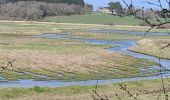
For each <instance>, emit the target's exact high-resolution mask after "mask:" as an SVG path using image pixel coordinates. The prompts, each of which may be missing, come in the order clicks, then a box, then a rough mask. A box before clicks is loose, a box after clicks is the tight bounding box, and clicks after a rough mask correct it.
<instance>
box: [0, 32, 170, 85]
mask: <svg viewBox="0 0 170 100" xmlns="http://www.w3.org/2000/svg"><path fill="white" fill-rule="evenodd" d="M66 36H67V35H66V34H61V35H59V34H41V35H36V36H34V37H36V38H39V37H44V38H56V39H69V38H66ZM80 41H81V42H83V43H90V44H109V45H118V47H114V48H109V49H107V50H108V51H109V52H120V53H124V54H127V55H130V56H133V57H135V58H145V59H148V60H151V61H154V62H158V63H159V61H158V58H156V57H153V56H149V55H145V54H140V53H135V52H131V51H128V48H129V47H132V46H135V45H136V41H135V40H82V39H81V40H80ZM160 64H161V65H162V66H166V68H167V69H169V70H170V60H166V59H161V63H160ZM155 67H156V66H155ZM162 75H163V77H168V76H170V72H169V71H166V72H163V73H162ZM160 77H161V76H160V74H159V75H156V76H148V77H135V78H121V79H110V80H98V83H99V84H109V83H118V82H126V81H137V80H151V79H157V78H160ZM96 83H97V80H87V81H73V82H62V81H54V80H53V81H34V80H17V81H9V82H0V87H32V86H42V87H62V86H70V85H95V84H96Z"/></svg>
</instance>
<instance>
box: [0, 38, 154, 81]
mask: <svg viewBox="0 0 170 100" xmlns="http://www.w3.org/2000/svg"><path fill="white" fill-rule="evenodd" d="M109 47H111V46H110V45H90V44H83V43H80V42H78V41H71V40H55V39H44V38H31V37H25V36H21V37H19V36H10V37H7V36H3V37H1V40H0V54H1V55H0V62H5V61H4V60H5V58H10V59H15V60H16V63H15V65H14V66H15V67H14V70H17V71H18V70H25V71H30V72H32V73H35V74H42V75H46V76H50V77H53V78H55V79H56V78H57V79H62V80H72V79H75V80H87V79H96V78H99V79H110V78H122V77H135V76H139V74H138V73H140V72H141V71H140V70H139V68H141V67H144V68H146V69H147V66H149V65H152V64H155V63H153V62H150V61H147V60H144V59H136V58H133V57H130V56H126V55H122V54H119V53H111V52H107V51H106V50H104V48H109ZM2 59H4V60H2ZM7 73H8V74H4V76H5V77H6V78H7V79H13V78H14V77H12V75H9V72H7ZM57 73H58V74H57ZM11 74H14V73H11ZM16 74H17V73H16ZM61 74H62V75H64V76H63V77H61ZM150 74H151V73H150ZM17 75H18V74H17ZM17 75H16V76H15V78H14V79H17ZM18 77H19V78H20V76H18Z"/></svg>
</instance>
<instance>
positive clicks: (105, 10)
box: [97, 7, 117, 15]
mask: <svg viewBox="0 0 170 100" xmlns="http://www.w3.org/2000/svg"><path fill="white" fill-rule="evenodd" d="M97 11H98V12H102V13H106V14H112V15H117V12H116V10H113V11H111V10H110V9H109V7H99V9H98V10H97Z"/></svg>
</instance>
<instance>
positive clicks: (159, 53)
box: [129, 37, 170, 59]
mask: <svg viewBox="0 0 170 100" xmlns="http://www.w3.org/2000/svg"><path fill="white" fill-rule="evenodd" d="M169 39H170V37H169V38H166V39H161V38H157V39H156V38H155V39H142V40H140V41H138V43H137V46H135V47H132V48H129V50H131V51H135V52H140V53H144V54H148V55H152V56H156V57H161V58H166V59H170V47H166V48H165V49H162V50H161V48H163V47H164V46H166V45H167V44H168V43H170V40H169Z"/></svg>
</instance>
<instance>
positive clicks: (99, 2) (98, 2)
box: [84, 0, 166, 9]
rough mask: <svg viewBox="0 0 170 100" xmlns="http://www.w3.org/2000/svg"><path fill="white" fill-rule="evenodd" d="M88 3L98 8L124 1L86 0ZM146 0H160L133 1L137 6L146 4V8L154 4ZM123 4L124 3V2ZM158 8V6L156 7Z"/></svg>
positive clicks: (163, 3)
mask: <svg viewBox="0 0 170 100" xmlns="http://www.w3.org/2000/svg"><path fill="white" fill-rule="evenodd" d="M84 1H85V2H86V3H90V4H92V5H93V6H94V9H97V8H98V7H99V6H100V7H103V6H107V4H108V3H109V2H116V1H119V2H121V3H122V1H121V0H84ZM125 1H127V3H130V2H131V0H125ZM146 1H152V2H157V1H158V0H133V3H134V5H135V6H136V7H142V6H144V7H145V8H150V7H153V6H150V5H148V4H146V3H145V2H146ZM162 1H166V0H162ZM122 5H123V3H122ZM162 5H163V6H165V5H166V3H165V2H162ZM154 8H156V7H154Z"/></svg>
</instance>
